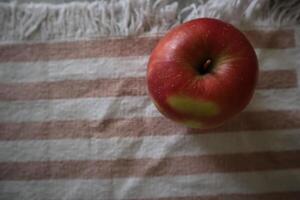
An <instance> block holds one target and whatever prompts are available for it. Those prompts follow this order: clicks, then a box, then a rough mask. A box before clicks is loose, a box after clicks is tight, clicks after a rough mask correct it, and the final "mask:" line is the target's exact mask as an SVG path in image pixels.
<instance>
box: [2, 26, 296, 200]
mask: <svg viewBox="0 0 300 200" xmlns="http://www.w3.org/2000/svg"><path fill="white" fill-rule="evenodd" d="M244 33H245V34H246V36H247V37H248V38H249V39H250V41H251V42H252V44H253V45H254V47H255V49H256V52H257V55H258V58H259V64H260V77H259V82H258V85H257V89H256V92H255V96H254V98H253V100H252V101H251V103H250V105H249V106H248V107H247V108H246V109H245V111H244V112H242V113H241V114H240V115H239V116H237V117H235V118H234V119H233V120H231V121H229V122H228V123H226V124H225V125H224V126H222V127H219V128H217V129H214V130H209V131H199V130H196V129H188V128H185V127H183V126H181V125H178V124H175V123H173V122H171V121H169V120H168V119H166V118H164V117H162V115H161V114H160V113H159V112H158V111H157V110H156V109H155V107H154V106H153V104H152V103H151V102H150V100H149V98H148V96H147V89H146V83H145V73H146V65H147V60H148V56H149V54H150V52H151V50H152V49H153V47H154V46H155V44H156V43H157V41H158V40H159V38H160V37H161V36H157V35H148V36H140V37H121V38H105V39H85V40H68V41H60V42H53V41H49V42H47V41H45V42H43V43H39V42H18V43H14V44H10V43H5V44H4V43H2V44H0V199H1V200H2V199H10V200H12V199H22V200H35V199H36V200H37V199H43V200H44V199H53V200H54V199H55V200H56V199H69V200H77V199H78V200H79V199H149V200H150V199H156V200H158V199H164V200H171V199H173V200H175V199H176V200H184V199H199V200H219V199H230V200H250V199H251V200H258V199H264V200H271V199H272V200H279V199H300V159H299V156H300V90H299V75H300V73H299V72H300V29H299V28H297V27H291V28H285V29H265V28H252V29H247V30H244ZM161 34H163V33H161Z"/></svg>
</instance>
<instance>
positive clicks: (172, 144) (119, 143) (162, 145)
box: [0, 129, 300, 162]
mask: <svg viewBox="0 0 300 200" xmlns="http://www.w3.org/2000/svg"><path fill="white" fill-rule="evenodd" d="M299 132H300V130H299V129H298V130H277V131H276V130H274V131H264V132H263V133H262V132H259V131H257V132H251V131H247V132H246V131H245V132H241V133H238V134H237V133H226V134H225V133H224V134H204V135H189V136H183V135H173V136H155V137H153V136H152V137H151V136H149V137H141V138H110V139H60V140H21V141H1V142H0V162H13V161H18V162H24V161H48V160H115V159H120V158H137V159H138V158H164V157H173V156H195V155H215V154H228V153H229V154H230V153H250V152H261V151H275V152H276V151H288V150H299V149H300V134H299ZM174 134H175V133H174ZM177 134H178V133H177ZM180 134H184V133H180ZM170 149H172V151H170Z"/></svg>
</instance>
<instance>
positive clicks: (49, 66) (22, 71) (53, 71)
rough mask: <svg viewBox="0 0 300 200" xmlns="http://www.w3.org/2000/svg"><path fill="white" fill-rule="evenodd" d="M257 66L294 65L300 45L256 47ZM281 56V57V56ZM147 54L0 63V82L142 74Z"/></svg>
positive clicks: (278, 67)
mask: <svg viewBox="0 0 300 200" xmlns="http://www.w3.org/2000/svg"><path fill="white" fill-rule="evenodd" d="M256 52H257V56H258V60H259V64H260V69H262V70H274V69H295V68H296V67H297V66H298V65H299V60H298V59H296V58H297V57H298V55H299V54H300V48H294V49H284V50H283V49H256ZM282 58H284V59H282ZM147 62H148V56H132V57H118V58H105V57H104V58H91V59H75V60H61V61H38V62H20V63H18V62H17V63H14V62H7V63H0V82H1V83H21V82H39V81H60V80H93V79H97V78H119V77H141V76H145V75H146V67H147Z"/></svg>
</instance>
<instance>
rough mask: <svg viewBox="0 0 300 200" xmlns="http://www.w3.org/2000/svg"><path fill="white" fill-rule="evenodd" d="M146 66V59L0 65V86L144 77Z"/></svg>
mask: <svg viewBox="0 0 300 200" xmlns="http://www.w3.org/2000/svg"><path fill="white" fill-rule="evenodd" d="M147 62H148V56H134V57H118V58H91V59H76V60H63V61H47V62H44V61H39V62H23V63H14V62H8V63H0V82H2V83H21V82H38V81H60V80H92V79H97V78H118V77H141V76H144V75H145V74H146V68H147Z"/></svg>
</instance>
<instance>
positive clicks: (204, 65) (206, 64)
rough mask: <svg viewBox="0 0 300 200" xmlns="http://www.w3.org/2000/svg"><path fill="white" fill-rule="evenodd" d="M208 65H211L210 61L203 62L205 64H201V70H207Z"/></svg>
mask: <svg viewBox="0 0 300 200" xmlns="http://www.w3.org/2000/svg"><path fill="white" fill-rule="evenodd" d="M210 64H211V59H207V60H206V61H205V63H204V64H203V69H204V70H207V69H208V68H209V66H210Z"/></svg>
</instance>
